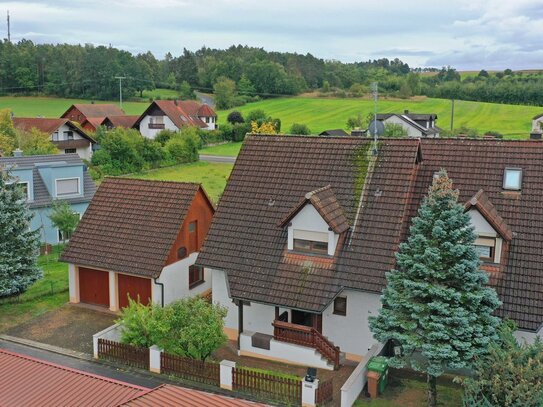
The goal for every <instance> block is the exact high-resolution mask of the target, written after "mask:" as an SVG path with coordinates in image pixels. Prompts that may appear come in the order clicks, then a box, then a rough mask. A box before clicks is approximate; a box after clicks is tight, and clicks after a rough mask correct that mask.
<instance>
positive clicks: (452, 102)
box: [451, 99, 454, 131]
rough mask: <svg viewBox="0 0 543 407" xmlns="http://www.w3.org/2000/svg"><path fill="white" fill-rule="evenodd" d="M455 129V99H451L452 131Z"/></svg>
mask: <svg viewBox="0 0 543 407" xmlns="http://www.w3.org/2000/svg"><path fill="white" fill-rule="evenodd" d="M453 129H454V99H451V131H453Z"/></svg>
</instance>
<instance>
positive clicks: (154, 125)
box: [149, 123, 164, 129]
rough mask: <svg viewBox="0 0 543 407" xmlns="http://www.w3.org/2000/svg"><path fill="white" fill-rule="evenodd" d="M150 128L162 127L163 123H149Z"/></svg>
mask: <svg viewBox="0 0 543 407" xmlns="http://www.w3.org/2000/svg"><path fill="white" fill-rule="evenodd" d="M149 128H150V129H163V128H164V123H149Z"/></svg>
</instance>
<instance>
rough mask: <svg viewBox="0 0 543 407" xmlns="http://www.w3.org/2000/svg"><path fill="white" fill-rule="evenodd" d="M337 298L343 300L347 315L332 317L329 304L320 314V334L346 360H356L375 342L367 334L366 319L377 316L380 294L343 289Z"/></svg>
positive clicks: (331, 307)
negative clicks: (345, 300) (345, 303)
mask: <svg viewBox="0 0 543 407" xmlns="http://www.w3.org/2000/svg"><path fill="white" fill-rule="evenodd" d="M339 296H340V297H347V315H346V316H342V315H336V314H334V303H333V302H332V303H331V304H330V305H329V306H328V307H327V308H326V309H325V310H324V312H323V314H322V333H323V335H324V336H326V337H327V338H328V339H330V340H331V341H332V342H333V343H334V344H335V345H336V346H339V348H340V349H341V351H342V352H346V353H347V357H348V358H349V359H355V360H358V359H360V358H361V357H362V356H363V355H365V354H366V353H367V352H368V350H369V349H370V348H371V347H372V345H373V344H375V343H377V341H376V340H375V339H373V335H372V333H371V331H370V328H369V324H368V318H369V317H371V316H377V315H378V312H379V309H380V308H381V301H380V295H379V294H374V293H367V292H361V291H353V290H345V291H343V292H342V293H341V294H340V295H339Z"/></svg>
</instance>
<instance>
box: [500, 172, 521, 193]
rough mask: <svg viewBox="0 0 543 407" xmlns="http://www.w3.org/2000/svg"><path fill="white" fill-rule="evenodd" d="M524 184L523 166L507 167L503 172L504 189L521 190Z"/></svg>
mask: <svg viewBox="0 0 543 407" xmlns="http://www.w3.org/2000/svg"><path fill="white" fill-rule="evenodd" d="M521 184H522V169H521V168H506V169H505V171H504V172H503V189H509V190H513V191H520V187H521Z"/></svg>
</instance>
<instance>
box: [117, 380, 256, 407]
mask: <svg viewBox="0 0 543 407" xmlns="http://www.w3.org/2000/svg"><path fill="white" fill-rule="evenodd" d="M122 406H125V407H155V406H179V407H203V406H206V407H251V406H252V407H258V406H264V405H263V404H257V403H253V402H250V401H246V400H240V399H235V398H231V397H226V396H221V395H218V394H211V393H205V392H203V391H198V390H192V389H187V388H183V387H177V386H171V385H163V386H159V387H157V388H156V389H153V390H151V391H149V392H147V393H145V394H142V395H140V396H138V397H135V398H134V399H132V400H130V401H128V402H126V403H124V404H122Z"/></svg>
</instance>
